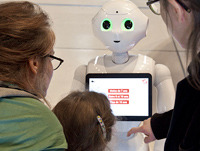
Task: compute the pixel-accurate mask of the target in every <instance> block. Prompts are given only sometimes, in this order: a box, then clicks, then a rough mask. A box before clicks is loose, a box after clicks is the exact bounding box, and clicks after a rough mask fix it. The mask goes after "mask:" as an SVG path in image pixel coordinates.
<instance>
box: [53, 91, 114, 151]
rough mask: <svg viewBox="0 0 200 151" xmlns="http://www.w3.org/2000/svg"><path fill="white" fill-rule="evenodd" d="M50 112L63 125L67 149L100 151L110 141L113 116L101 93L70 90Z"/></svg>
mask: <svg viewBox="0 0 200 151" xmlns="http://www.w3.org/2000/svg"><path fill="white" fill-rule="evenodd" d="M53 112H54V113H55V115H56V116H57V117H58V119H59V121H60V122H61V124H62V126H63V129H64V134H65V137H66V140H67V142H68V145H69V146H68V151H103V150H104V149H105V148H106V145H107V142H109V141H110V140H111V134H112V126H113V125H114V123H115V116H114V115H113V114H112V110H111V109H110V102H109V100H108V99H107V97H106V96H105V95H103V94H100V93H96V92H72V93H71V94H69V95H68V96H67V97H65V98H64V99H62V100H61V101H60V102H59V103H58V104H57V105H56V106H55V108H54V109H53Z"/></svg>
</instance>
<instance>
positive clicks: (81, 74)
mask: <svg viewBox="0 0 200 151" xmlns="http://www.w3.org/2000/svg"><path fill="white" fill-rule="evenodd" d="M86 74H87V66H86V65H80V66H78V68H76V70H75V72H74V79H76V80H78V81H85V75H86Z"/></svg>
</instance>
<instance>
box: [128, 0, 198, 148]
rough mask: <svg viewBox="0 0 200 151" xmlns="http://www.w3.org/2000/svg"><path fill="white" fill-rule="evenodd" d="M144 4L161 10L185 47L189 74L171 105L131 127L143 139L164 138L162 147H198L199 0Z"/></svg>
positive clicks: (146, 140)
mask: <svg viewBox="0 0 200 151" xmlns="http://www.w3.org/2000/svg"><path fill="white" fill-rule="evenodd" d="M147 5H148V6H149V7H150V9H151V10H152V11H153V12H154V13H155V14H161V16H162V18H163V20H164V22H165V23H166V25H167V27H168V30H169V31H170V33H171V34H172V36H173V37H174V38H175V39H176V40H177V41H178V42H179V44H180V45H181V46H182V47H183V48H185V49H187V51H186V54H187V59H188V60H191V62H190V64H189V66H188V76H187V77H186V78H185V79H183V80H182V81H180V82H179V83H178V85H177V91H176V100H175V106H174V109H173V110H171V111H168V112H166V113H163V114H154V115H153V116H152V117H151V118H149V119H147V120H145V121H144V124H143V126H141V127H138V128H132V129H131V130H130V131H129V132H128V134H127V135H128V136H130V135H131V134H132V133H137V132H142V133H144V134H145V135H146V138H145V140H144V141H145V142H146V143H149V142H151V141H154V140H156V139H162V138H167V139H166V142H165V148H164V150H165V151H198V150H200V137H199V134H200V53H199V51H200V1H199V0H160V1H159V0H149V1H148V2H147Z"/></svg>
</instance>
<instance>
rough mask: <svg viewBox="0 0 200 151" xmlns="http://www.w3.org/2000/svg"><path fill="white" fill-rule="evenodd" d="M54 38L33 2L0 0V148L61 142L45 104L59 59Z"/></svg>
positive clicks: (60, 146) (21, 149)
mask: <svg viewBox="0 0 200 151" xmlns="http://www.w3.org/2000/svg"><path fill="white" fill-rule="evenodd" d="M54 41H55V35H54V32H53V31H52V29H51V26H50V21H49V18H48V15H47V14H46V13H45V12H43V10H41V8H40V7H39V6H38V5H36V4H33V3H30V2H27V1H15V2H7V3H1V4H0V150H1V151H11V150H12V151H13V150H16V151H31V150H32V151H39V150H59V151H60V150H65V149H66V148H67V143H66V140H65V136H64V132H63V129H62V126H61V124H60V123H59V121H58V119H57V118H56V116H55V115H54V114H53V113H52V112H51V110H50V109H48V108H47V107H46V106H45V103H46V104H48V102H47V101H46V100H45V96H46V92H47V89H48V86H49V83H50V81H51V77H52V74H53V69H57V68H58V67H59V66H60V64H61V63H62V62H63V60H62V59H60V58H57V57H55V56H53V54H54V51H53V46H54ZM56 61H57V64H54V62H55V63H56ZM42 100H44V101H42Z"/></svg>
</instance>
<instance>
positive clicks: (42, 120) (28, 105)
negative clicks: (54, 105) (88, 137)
mask: <svg viewBox="0 0 200 151" xmlns="http://www.w3.org/2000/svg"><path fill="white" fill-rule="evenodd" d="M66 148H67V143H66V140H65V136H64V133H63V129H62V126H61V124H60V122H59V121H58V119H57V118H56V116H55V115H54V114H53V113H52V112H51V110H49V109H48V108H47V107H46V106H45V105H44V104H43V103H41V102H40V101H39V100H37V99H34V98H31V97H23V96H21V97H20V96H19V97H10V98H9V97H8V98H0V151H40V150H45V151H46V150H55V151H56V150H64V149H66Z"/></svg>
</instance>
